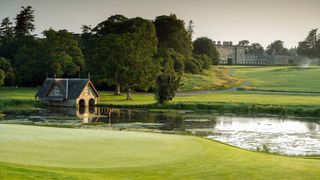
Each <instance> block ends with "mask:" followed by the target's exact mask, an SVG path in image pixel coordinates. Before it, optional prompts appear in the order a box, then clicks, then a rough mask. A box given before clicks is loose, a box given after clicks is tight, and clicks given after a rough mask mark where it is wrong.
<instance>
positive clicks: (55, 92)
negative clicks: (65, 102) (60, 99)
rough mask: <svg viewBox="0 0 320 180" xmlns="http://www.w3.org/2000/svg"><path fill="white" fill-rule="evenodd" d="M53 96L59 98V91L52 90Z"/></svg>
mask: <svg viewBox="0 0 320 180" xmlns="http://www.w3.org/2000/svg"><path fill="white" fill-rule="evenodd" d="M53 95H55V96H59V95H60V89H58V88H55V89H54V90H53Z"/></svg>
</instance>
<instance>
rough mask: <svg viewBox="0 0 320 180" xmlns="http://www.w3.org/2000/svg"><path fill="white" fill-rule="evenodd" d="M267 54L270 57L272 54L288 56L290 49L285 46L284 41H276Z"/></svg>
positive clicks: (268, 48) (269, 47)
mask: <svg viewBox="0 0 320 180" xmlns="http://www.w3.org/2000/svg"><path fill="white" fill-rule="evenodd" d="M266 53H268V54H270V55H271V54H287V53H288V49H287V48H285V47H284V46H283V41H281V40H276V41H274V42H273V43H271V44H270V45H269V46H268V47H267V50H266Z"/></svg>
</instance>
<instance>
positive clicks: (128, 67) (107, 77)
mask: <svg viewBox="0 0 320 180" xmlns="http://www.w3.org/2000/svg"><path fill="white" fill-rule="evenodd" d="M109 19H110V18H109ZM112 19H114V18H112ZM121 19H122V20H123V18H121ZM116 22H117V25H116V26H117V27H118V26H119V27H125V29H121V32H122V33H121V32H120V31H114V32H116V33H110V32H112V31H111V30H107V29H104V28H105V27H107V26H104V25H103V26H102V24H101V23H100V24H99V25H98V26H97V27H96V28H95V29H96V31H97V33H96V36H98V38H97V44H96V45H95V48H94V51H93V52H94V56H92V59H90V64H91V65H90V68H92V69H95V72H94V73H95V76H96V77H100V78H99V79H100V80H102V81H106V82H108V83H109V84H121V85H122V86H125V87H126V90H127V100H130V99H131V89H132V88H135V87H140V88H145V89H146V88H148V87H150V86H151V85H153V84H155V77H156V74H157V73H158V67H159V66H158V63H157V62H156V61H155V60H154V58H153V56H154V54H155V53H156V51H157V37H156V32H155V27H154V25H153V24H152V23H151V22H150V21H148V20H144V19H142V18H132V19H127V20H123V21H121V23H120V24H119V23H118V21H116ZM105 23H106V22H105ZM122 23H123V24H122ZM107 24H108V23H107ZM108 25H110V24H108ZM111 27H113V26H111ZM111 29H113V28H111ZM115 29H117V28H115ZM105 32H107V33H106V34H104V33H105Z"/></svg>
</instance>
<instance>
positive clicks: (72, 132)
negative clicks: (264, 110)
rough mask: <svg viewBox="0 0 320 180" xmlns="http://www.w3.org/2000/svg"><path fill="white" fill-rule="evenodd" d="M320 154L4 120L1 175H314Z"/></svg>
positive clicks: (319, 170) (319, 169)
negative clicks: (279, 152) (257, 149)
mask: <svg viewBox="0 0 320 180" xmlns="http://www.w3.org/2000/svg"><path fill="white" fill-rule="evenodd" d="M319 177H320V160H319V159H317V158H314V159H307V158H296V157H285V156H278V155H270V154H265V153H259V152H251V151H246V150H242V149H239V148H235V147H231V146H228V145H225V144H222V143H218V142H215V141H211V140H208V139H205V138H200V137H194V136H183V135H167V134H155V133H144V132H129V131H111V130H93V129H67V128H52V127H37V126H24V125H6V124H0V179H128V178H129V179H213V178H220V179H222V178H223V179H235V178H236V179H289V178H290V179H291V178H293V179H316V178H319Z"/></svg>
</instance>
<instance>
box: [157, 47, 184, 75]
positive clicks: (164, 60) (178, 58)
mask: <svg viewBox="0 0 320 180" xmlns="http://www.w3.org/2000/svg"><path fill="white" fill-rule="evenodd" d="M156 58H157V59H158V60H159V61H160V62H161V65H162V68H163V69H165V70H166V71H168V70H169V69H170V71H175V72H178V73H183V72H184V69H185V64H184V62H185V58H184V56H183V55H181V54H179V53H178V52H176V51H175V50H174V49H171V48H169V49H167V48H164V49H159V50H158V52H157V54H156Z"/></svg>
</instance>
